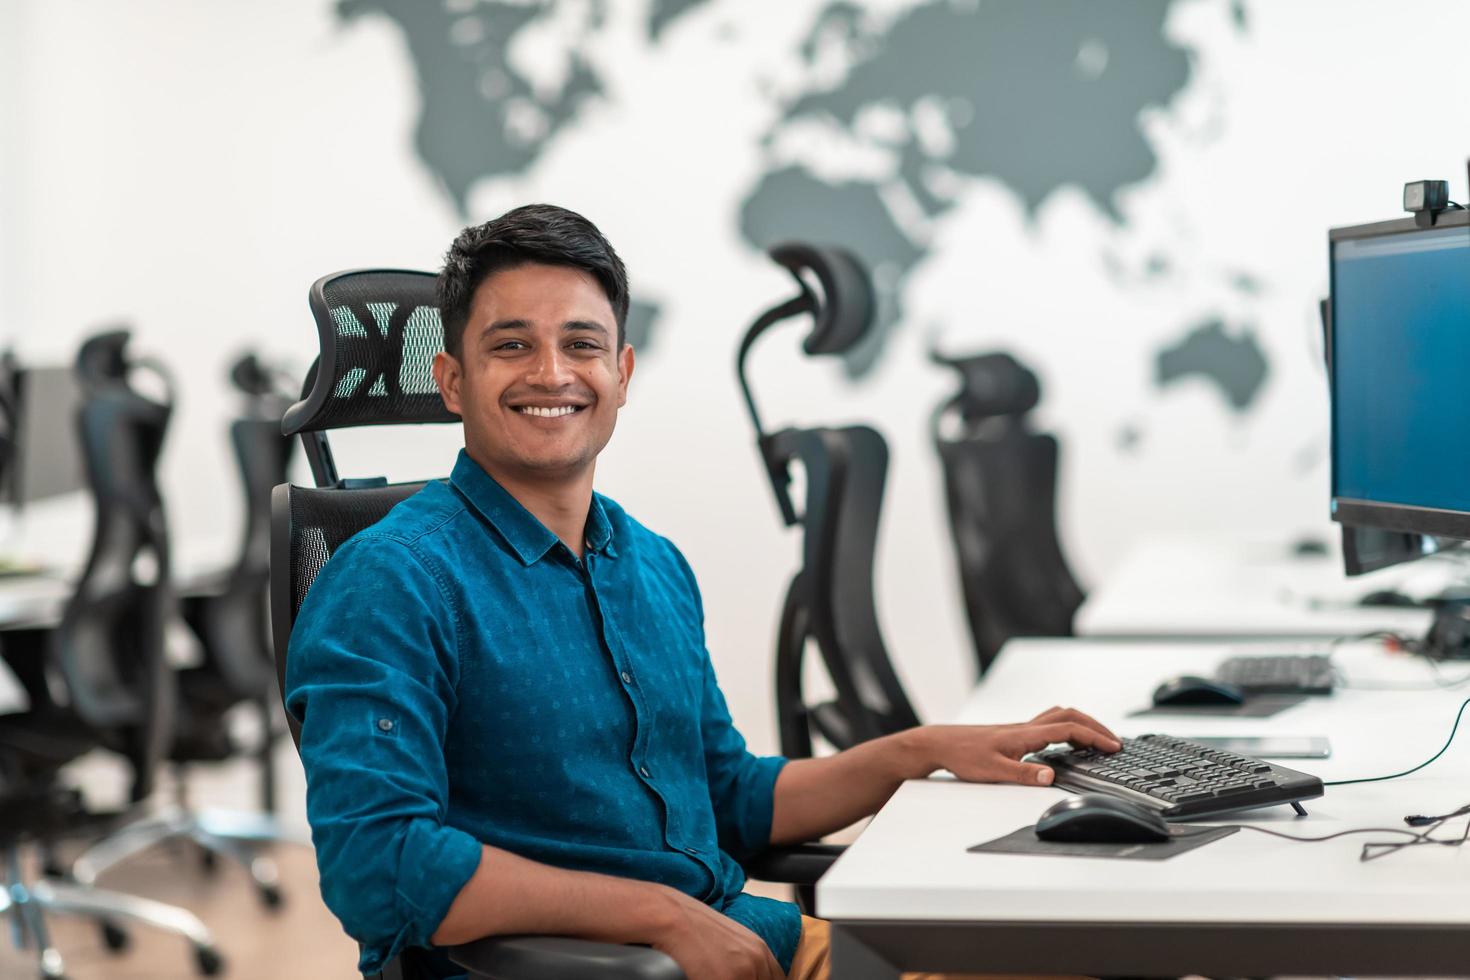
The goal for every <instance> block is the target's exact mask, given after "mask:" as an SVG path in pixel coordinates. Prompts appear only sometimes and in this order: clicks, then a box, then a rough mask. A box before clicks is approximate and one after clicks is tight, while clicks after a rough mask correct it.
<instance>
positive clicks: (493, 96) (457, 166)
mask: <svg viewBox="0 0 1470 980" xmlns="http://www.w3.org/2000/svg"><path fill="white" fill-rule="evenodd" d="M551 6H552V4H551V3H549V2H543V3H539V4H532V5H528V4H521V3H504V2H498V0H478V2H477V3H474V5H473V6H471V7H469V8H468V9H467V10H461V11H456V12H450V11H448V10H446V9H445V6H444V4H442V3H426V2H423V0H341V2H339V3H338V5H337V16H338V18H339V19H340V20H342V21H343V22H350V21H351V20H353V19H355V18H357V17H362V16H365V15H367V14H381V15H383V16H386V17H387V18H388V19H389V20H390V21H391V22H392V23H393V24H394V25H395V26H397V27H398V28H399V29H400V30H401V31H402V32H403V35H404V38H405V40H406V41H407V42H408V50H409V54H410V57H411V58H412V61H413V66H414V71H415V73H416V74H417V76H418V85H419V93H420V95H421V97H422V98H421V101H422V105H423V109H422V114H421V115H420V116H419V120H418V127H417V131H416V133H415V134H414V147H415V150H416V151H417V153H418V155H419V157H420V159H422V160H423V162H424V164H425V165H426V166H427V167H428V168H429V171H430V173H432V174H433V175H434V176H435V177H436V178H437V179H438V180H439V182H440V184H441V186H442V187H443V188H444V191H445V193H446V194H447V195H448V196H449V198H450V200H451V201H452V202H453V203H454V205H455V207H456V208H457V209H458V211H459V213H460V215H461V216H462V217H463V216H465V215H466V214H467V208H468V197H469V192H470V187H471V186H472V185H473V184H474V182H475V181H477V180H479V179H481V178H483V177H495V176H501V175H507V174H519V173H523V172H525V170H526V169H527V168H528V167H530V166H531V164H532V163H534V162H535V160H536V159H537V157H538V156H539V155H540V153H541V150H542V148H543V147H544V145H545V142H546V139H547V138H548V137H550V136H552V135H554V134H555V133H556V132H557V131H558V130H560V129H561V128H562V127H563V126H565V125H566V124H567V123H568V122H570V121H571V120H572V119H574V118H575V116H576V114H577V112H578V110H579V109H580V107H581V105H582V103H583V102H584V101H585V100H586V99H588V98H589V97H590V96H594V95H597V94H600V93H601V92H602V83H601V81H600V80H599V79H598V77H597V75H596V74H595V73H594V72H593V70H592V68H591V66H589V65H588V64H587V63H586V62H585V61H584V60H582V59H581V58H580V57H578V56H577V55H575V54H574V55H572V67H571V73H570V75H569V77H568V80H567V82H566V84H565V85H563V86H562V89H561V91H560V92H559V93H556V95H555V96H554V97H550V98H548V97H545V96H542V95H539V94H538V93H537V92H536V91H535V89H534V87H533V86H532V85H531V83H530V81H529V80H528V79H527V78H526V77H525V76H523V75H522V74H521V73H520V72H518V71H516V70H515V68H514V67H513V66H512V65H511V64H510V60H509V57H508V52H509V47H510V43H511V41H512V39H514V37H515V35H516V33H517V32H518V31H520V30H521V29H523V28H524V27H526V25H528V24H530V23H532V22H534V21H535V20H536V19H538V18H540V17H542V16H544V15H545V14H546V13H547V12H548V11H549V10H550V9H551ZM456 38H459V39H460V41H458V42H457V41H456ZM516 107H523V108H532V109H534V110H539V111H540V112H541V113H542V114H543V116H544V119H545V121H546V133H545V135H544V136H543V137H542V138H540V139H536V140H525V139H522V138H520V137H518V136H517V135H516V134H515V133H513V132H512V131H511V127H510V126H509V125H508V121H509V114H510V112H511V111H512V110H513V109H514V108H516Z"/></svg>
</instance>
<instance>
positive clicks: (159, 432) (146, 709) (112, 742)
mask: <svg viewBox="0 0 1470 980" xmlns="http://www.w3.org/2000/svg"><path fill="white" fill-rule="evenodd" d="M127 342H128V335H127V333H126V332H122V331H116V332H110V333H106V334H102V335H99V336H96V337H93V338H92V339H90V340H88V341H87V342H86V343H85V344H84V345H83V346H82V349H81V352H80V353H79V355H78V358H77V370H78V374H79V378H80V380H81V382H82V386H83V390H84V399H83V404H82V408H81V412H80V417H79V419H78V431H79V433H80V440H81V446H82V451H83V455H84V458H85V461H86V470H87V479H88V482H89V485H90V487H91V492H92V498H93V501H94V504H95V525H94V534H93V544H92V550H91V554H90V556H89V558H88V560H87V564H86V567H85V570H84V571H83V572H82V575H81V578H80V579H79V580H78V581H77V583H76V586H75V591H74V594H73V596H72V598H71V599H70V601H69V602H68V603H67V604H66V607H65V610H64V611H63V613H62V617H61V622H60V625H59V626H58V627H57V628H56V629H55V630H54V631H43V630H25V631H12V632H7V633H5V634H4V636H3V642H4V644H5V648H4V652H5V656H6V659H7V661H9V662H10V663H12V664H17V665H18V669H17V674H18V676H20V677H21V679H22V681H23V682H24V683H25V686H26V691H27V694H28V695H29V697H30V701H31V707H30V709H29V710H28V711H26V712H24V713H20V714H13V715H3V716H0V773H3V783H0V813H3V814H4V819H3V820H0V826H3V831H4V832H3V834H0V844H3V845H4V846H5V847H6V848H7V850H8V862H9V863H8V867H7V869H6V871H5V876H6V878H7V882H6V887H7V889H8V892H9V900H10V903H11V908H12V916H13V919H14V921H15V923H16V925H17V935H18V936H19V937H21V938H22V939H25V940H27V941H28V942H29V943H30V944H31V945H33V946H34V947H35V948H36V950H37V952H38V955H39V958H40V969H41V975H42V976H44V977H59V976H61V975H62V963H61V956H60V954H59V953H58V952H57V951H56V949H55V948H53V947H52V946H51V944H50V941H49V939H48V938H47V933H46V925H45V916H44V913H46V912H62V913H70V914H80V915H86V916H89V917H92V918H94V919H96V920H98V922H99V923H100V924H101V925H102V927H103V935H104V938H105V939H106V941H107V943H108V945H109V946H111V947H114V948H117V947H120V946H122V945H124V944H125V943H126V941H127V935H126V933H124V932H122V931H121V929H120V928H119V926H118V923H119V922H124V921H129V920H131V921H135V922H141V923H145V924H147V925H151V926H155V927H157V928H161V929H164V930H167V931H170V932H174V933H178V934H180V935H182V936H184V937H185V938H186V939H187V940H188V941H189V942H190V944H191V945H192V947H193V951H194V954H195V959H196V966H197V968H198V969H199V971H200V972H201V973H204V974H215V973H218V972H219V971H220V970H221V968H222V966H223V961H222V959H221V957H220V956H219V953H218V952H217V951H216V949H215V947H214V943H213V939H212V937H211V936H210V934H209V931H208V930H207V929H206V928H205V927H204V924H203V923H202V922H200V921H199V919H198V918H197V917H196V916H194V915H193V914H192V913H190V912H188V911H186V910H184V909H180V908H175V907H173V906H169V905H164V904H163V903H160V902H154V901H150V900H147V899H143V898H138V897H135V896H131V895H122V894H118V893H116V892H107V891H103V890H101V889H97V888H93V887H89V886H88V884H87V883H77V882H74V881H71V880H67V879H65V878H64V877H58V876H53V875H48V876H46V877H44V878H43V879H42V880H40V881H37V882H33V883H32V882H27V881H26V880H24V879H23V878H22V876H21V869H20V862H19V859H18V850H17V849H18V846H19V844H20V843H22V842H23V841H26V840H34V841H38V842H41V843H42V844H49V843H50V842H51V841H53V840H55V839H58V838H61V837H65V836H69V832H71V833H77V832H81V831H83V830H84V829H85V828H86V827H88V826H89V825H91V826H95V825H96V822H97V821H98V820H99V819H101V818H103V817H105V816H107V815H103V814H96V813H91V812H88V811H86V810H85V808H84V807H83V805H82V802H81V799H80V796H79V795H78V794H76V793H74V792H70V791H68V790H67V789H66V788H65V787H63V786H62V785H61V783H60V780H59V778H58V773H59V770H60V768H61V767H62V766H64V765H65V764H66V763H68V762H70V761H72V760H73V759H76V758H78V757H80V756H81V755H83V754H85V753H87V752H89V751H91V750H92V749H94V748H105V749H109V750H111V751H113V752H115V753H116V754H118V755H121V756H122V757H124V758H125V759H126V760H127V761H128V763H129V764H130V766H131V769H132V774H133V779H132V787H131V796H132V799H133V801H134V802H135V803H136V802H141V801H142V800H144V799H146V798H147V796H148V795H149V793H150V792H151V791H152V788H153V782H154V775H155V773H156V772H157V768H158V764H159V762H160V760H161V759H162V757H163V755H164V753H165V751H166V749H167V746H168V742H169V739H170V737H171V734H172V720H173V706H174V695H175V688H174V684H173V675H172V673H171V672H170V670H169V668H168V665H167V663H166V661H165V658H164V642H163V632H164V623H165V621H166V618H167V617H168V615H170V613H171V610H172V607H173V599H172V595H171V593H170V589H169V578H168V571H169V545H168V535H167V529H166V522H165V519H164V509H163V501H162V498H161V496H160V494H159V492H158V483H157V466H158V457H159V453H160V450H161V449H162V446H163V437H164V433H165V431H166V429H167V426H168V420H169V415H170V413H171V402H172V398H171V396H166V397H165V398H164V399H163V400H161V401H160V400H155V399H153V398H150V397H148V396H147V395H145V394H143V393H142V392H140V391H139V390H138V389H137V388H135V387H134V386H133V385H132V384H131V381H130V379H131V377H132V375H133V374H134V373H135V371H137V370H138V369H145V370H146V369H151V370H152V371H153V372H154V373H155V374H157V375H159V376H160V377H161V378H162V379H163V381H164V383H165V386H167V375H166V374H164V373H163V372H162V370H161V368H159V367H158V366H157V365H156V364H153V363H152V362H148V361H144V360H141V359H134V358H130V357H129V356H128V354H127ZM48 678H49V679H55V680H57V681H59V683H50V682H49V681H48Z"/></svg>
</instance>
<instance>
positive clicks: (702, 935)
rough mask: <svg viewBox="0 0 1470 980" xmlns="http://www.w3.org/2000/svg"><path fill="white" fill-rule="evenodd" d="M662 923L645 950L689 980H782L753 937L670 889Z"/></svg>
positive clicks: (777, 966)
mask: <svg viewBox="0 0 1470 980" xmlns="http://www.w3.org/2000/svg"><path fill="white" fill-rule="evenodd" d="M660 891H661V892H662V893H663V894H664V897H665V898H666V899H667V901H668V905H667V906H666V909H665V914H666V918H663V920H662V921H661V922H660V925H659V928H658V931H657V934H656V935H654V936H652V937H650V940H649V943H648V944H649V945H650V946H652V947H653V948H654V949H656V950H658V951H659V952H660V953H666V954H667V955H668V956H670V957H672V958H673V960H674V962H675V963H678V964H679V966H680V968H681V969H683V971H684V975H685V976H686V977H688V978H689V980H785V976H786V974H785V973H783V972H782V971H781V964H779V963H777V962H776V957H774V956H772V955H771V949H770V947H769V946H767V945H766V944H765V941H764V940H762V939H761V938H760V937H759V936H757V935H756V934H755V933H753V932H751V931H750V930H749V929H747V928H745V927H744V926H742V925H741V924H740V923H738V922H736V921H735V920H734V919H731V918H730V917H728V916H725V915H721V914H720V913H718V912H716V911H715V910H714V909H712V908H710V907H709V906H708V905H705V904H704V903H703V902H700V901H697V900H696V899H693V898H690V897H689V896H688V895H685V894H684V893H683V892H680V891H676V890H675V889H672V888H661V889H660Z"/></svg>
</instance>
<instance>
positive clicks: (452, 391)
mask: <svg viewBox="0 0 1470 980" xmlns="http://www.w3.org/2000/svg"><path fill="white" fill-rule="evenodd" d="M463 377H464V368H463V367H461V366H460V363H459V360H458V359H457V358H455V356H454V355H453V354H450V353H449V352H448V351H442V350H441V351H440V352H439V353H437V354H435V355H434V383H435V384H437V385H438V386H439V397H440V398H442V399H444V407H445V408H447V409H449V410H450V411H451V412H453V413H454V414H455V415H463V414H464V412H463V410H461V409H460V406H459V383H460V380H461V379H463Z"/></svg>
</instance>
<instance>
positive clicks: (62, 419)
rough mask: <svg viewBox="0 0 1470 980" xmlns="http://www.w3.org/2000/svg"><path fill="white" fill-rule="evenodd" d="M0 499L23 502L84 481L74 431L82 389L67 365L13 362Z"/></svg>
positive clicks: (77, 486)
mask: <svg viewBox="0 0 1470 980" xmlns="http://www.w3.org/2000/svg"><path fill="white" fill-rule="evenodd" d="M8 388H9V391H8V394H9V396H10V398H9V406H8V409H9V410H8V412H7V415H8V416H9V428H10V433H9V439H8V445H7V446H6V453H5V458H4V460H3V466H0V501H3V502H4V503H8V504H11V505H13V506H25V505H26V504H32V503H36V502H38V501H41V500H47V499H49V498H52V497H59V496H62V495H63V494H68V493H75V492H77V491H79V490H85V489H86V487H87V479H86V470H85V468H84V464H83V461H82V452H81V443H80V439H79V438H78V434H77V413H78V410H79V409H80V407H81V400H82V392H81V386H80V385H79V383H78V382H77V379H76V373H75V371H74V370H73V369H72V368H71V367H70V366H67V367H31V366H19V367H13V368H12V370H11V372H10V379H9V385H8Z"/></svg>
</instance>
